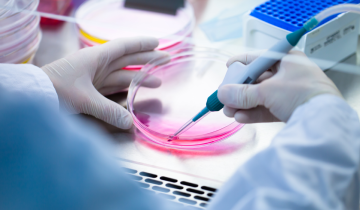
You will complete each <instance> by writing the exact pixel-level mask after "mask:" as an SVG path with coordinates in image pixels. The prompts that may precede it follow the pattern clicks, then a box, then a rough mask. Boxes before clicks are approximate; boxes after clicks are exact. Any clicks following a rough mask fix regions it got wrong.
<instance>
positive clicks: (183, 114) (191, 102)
mask: <svg viewBox="0 0 360 210" xmlns="http://www.w3.org/2000/svg"><path fill="white" fill-rule="evenodd" d="M230 57H231V55H230V54H227V53H224V52H220V51H217V50H212V49H203V48H188V49H183V50H182V51H181V52H180V53H177V54H175V55H172V56H171V61H170V62H168V63H165V64H164V62H165V60H164V58H163V59H157V60H153V61H150V62H149V63H148V64H146V65H145V66H144V67H143V68H142V69H141V70H140V71H139V72H138V73H137V75H136V76H135V77H134V79H133V81H132V83H131V84H130V87H129V92H128V98H127V108H128V110H129V112H130V113H131V114H132V116H133V119H134V125H135V126H136V128H137V129H138V131H139V132H137V133H138V135H139V136H140V137H142V138H144V139H145V140H149V141H152V142H155V143H157V144H161V145H163V146H167V147H173V148H193V147H200V146H206V145H209V144H212V143H215V142H217V141H220V140H223V139H226V138H227V137H229V136H231V135H232V134H234V133H235V132H237V131H238V130H239V129H241V127H242V126H243V124H239V123H237V122H235V120H234V119H233V118H228V117H226V116H225V115H224V114H223V112H222V111H219V112H212V113H210V114H209V115H207V116H206V117H205V118H204V119H202V120H201V121H200V122H198V123H197V124H196V125H194V126H193V127H192V128H190V129H189V130H188V131H186V132H185V133H183V134H181V135H180V136H178V137H177V138H174V139H172V140H171V141H169V139H170V136H172V135H173V134H174V133H175V132H176V131H177V130H178V129H179V128H180V127H181V126H182V125H183V124H184V123H186V122H187V121H189V120H190V119H192V118H193V117H194V116H195V115H196V114H197V113H198V112H199V111H200V110H202V109H203V108H204V107H205V104H206V100H207V97H208V96H210V95H211V94H212V93H213V92H214V91H215V90H216V89H217V88H218V86H219V85H220V83H221V82H222V79H223V78H224V76H225V74H226V71H227V67H226V62H227V60H228V59H229V58H230ZM150 75H151V76H155V77H157V78H159V79H161V81H162V83H161V85H160V86H159V87H158V88H147V87H143V86H142V83H143V81H144V80H146V79H147V78H148V77H149V76H150Z"/></svg>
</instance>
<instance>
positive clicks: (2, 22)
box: [0, 0, 41, 64]
mask: <svg viewBox="0 0 360 210" xmlns="http://www.w3.org/2000/svg"><path fill="white" fill-rule="evenodd" d="M38 4H39V0H0V5H1V6H0V63H16V64H19V63H31V62H32V59H33V57H34V55H35V53H36V51H37V49H38V46H39V43H40V40H41V31H40V28H39V21H40V17H39V15H37V14H36V13H34V12H35V11H36V9H37V6H38Z"/></svg>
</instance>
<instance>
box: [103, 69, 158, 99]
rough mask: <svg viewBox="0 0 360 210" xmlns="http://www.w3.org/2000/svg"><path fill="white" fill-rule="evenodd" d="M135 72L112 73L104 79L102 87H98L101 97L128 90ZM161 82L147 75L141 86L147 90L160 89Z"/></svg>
mask: <svg viewBox="0 0 360 210" xmlns="http://www.w3.org/2000/svg"><path fill="white" fill-rule="evenodd" d="M138 73H139V72H137V71H127V70H119V71H115V72H112V73H111V74H110V75H109V76H108V77H106V78H105V80H104V83H103V85H102V87H99V88H98V90H99V92H100V93H101V94H103V95H109V94H113V93H117V92H120V91H123V90H124V89H126V88H128V87H129V85H130V83H131V81H132V79H133V78H134V77H135V75H136V74H138ZM160 85H161V80H160V79H159V78H157V77H155V76H153V75H148V76H147V77H146V79H144V81H143V83H142V84H141V86H143V87H148V88H157V87H160Z"/></svg>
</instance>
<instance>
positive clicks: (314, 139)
mask: <svg viewBox="0 0 360 210" xmlns="http://www.w3.org/2000/svg"><path fill="white" fill-rule="evenodd" d="M0 87H2V88H6V89H8V90H10V91H11V92H12V93H13V94H26V95H27V96H29V95H30V96H32V97H35V98H36V99H38V100H41V101H46V102H48V103H49V104H52V106H53V107H54V108H55V109H58V98H57V95H56V91H55V89H54V87H53V85H52V83H51V81H50V80H49V78H48V77H47V75H46V74H45V73H43V72H42V70H41V69H40V68H37V67H35V66H32V65H10V64H0ZM0 89H1V88H0ZM0 96H1V93H0ZM359 161H360V123H359V118H358V115H357V113H356V112H355V111H354V110H353V109H352V108H351V107H350V106H349V105H348V104H347V103H346V102H345V101H344V100H343V99H341V98H339V97H336V96H332V95H320V96H317V97H314V98H313V99H311V100H310V101H309V102H307V103H305V104H303V105H301V106H300V107H298V108H297V109H296V110H295V112H294V113H293V114H292V116H291V118H290V119H289V121H288V122H287V124H286V126H285V127H284V128H283V129H282V130H281V131H280V132H279V133H278V135H277V136H276V137H275V138H274V139H273V142H272V144H271V145H270V146H269V147H268V148H266V149H265V150H263V151H261V152H259V153H258V154H256V155H255V156H254V157H253V158H251V159H250V160H248V161H247V162H246V163H245V164H244V165H242V166H240V168H239V169H238V170H237V172H236V173H235V174H234V175H233V176H232V178H231V179H230V180H229V181H227V182H226V183H225V184H224V186H223V187H221V189H220V190H219V192H218V193H217V194H216V196H215V197H214V199H213V200H212V202H211V203H210V205H209V206H208V209H209V210H215V209H216V210H220V209H234V210H235V209H245V210H249V209H256V210H262V209H292V210H294V209H356V210H358V209H359V173H358V169H359ZM127 190H129V189H127ZM142 196H144V198H143V199H144V200H145V199H148V198H146V195H142ZM141 199H142V198H139V197H137V198H136V199H135V202H138V201H141ZM152 202H161V201H156V200H154V199H152ZM155 206H156V205H154V208H159V206H157V207H155ZM149 209H152V207H151V206H150V207H149Z"/></svg>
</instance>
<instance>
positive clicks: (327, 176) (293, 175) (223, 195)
mask: <svg viewBox="0 0 360 210" xmlns="http://www.w3.org/2000/svg"><path fill="white" fill-rule="evenodd" d="M359 138H360V123H359V119H358V116H357V113H356V112H355V111H354V110H352V109H351V108H350V107H349V105H347V104H346V102H345V101H343V100H342V99H340V98H338V97H335V96H330V95H321V96H317V97H315V98H313V99H312V100H310V101H309V102H307V103H306V104H304V105H302V106H300V107H298V108H297V109H296V110H295V112H294V113H293V115H292V116H291V118H290V119H289V121H288V123H287V125H286V126H285V128H284V129H283V130H282V131H281V132H280V133H279V134H278V135H277V136H276V137H275V138H274V140H273V143H272V144H271V145H270V146H269V147H268V148H267V149H265V150H264V151H262V152H260V153H258V154H257V155H255V156H254V157H253V158H251V159H250V160H249V161H248V162H247V163H245V164H244V165H243V166H241V167H240V168H239V170H238V171H237V172H236V173H235V174H234V175H233V177H232V178H231V180H229V181H228V182H227V184H225V185H224V186H223V188H222V189H221V190H220V192H219V193H218V195H217V197H216V198H215V199H214V200H213V203H212V204H211V205H210V206H209V209H219V208H220V206H222V208H223V209H231V208H234V209H281V208H284V209H358V197H359V194H358V185H359V183H358V178H357V176H358V173H357V170H358V165H359V152H360V139H359ZM353 185H355V187H354V186H353Z"/></svg>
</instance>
